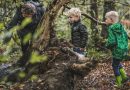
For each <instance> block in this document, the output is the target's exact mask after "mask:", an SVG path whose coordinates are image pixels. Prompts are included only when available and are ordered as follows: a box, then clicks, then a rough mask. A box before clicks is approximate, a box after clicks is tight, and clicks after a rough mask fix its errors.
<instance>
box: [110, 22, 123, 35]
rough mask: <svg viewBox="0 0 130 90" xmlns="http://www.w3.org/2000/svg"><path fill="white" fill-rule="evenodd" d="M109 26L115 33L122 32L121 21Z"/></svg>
mask: <svg viewBox="0 0 130 90" xmlns="http://www.w3.org/2000/svg"><path fill="white" fill-rule="evenodd" d="M110 28H111V29H112V30H113V31H114V32H116V33H122V31H123V30H124V27H123V25H122V24H121V23H115V24H112V25H111V26H110Z"/></svg>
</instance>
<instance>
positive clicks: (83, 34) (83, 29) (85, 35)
mask: <svg viewBox="0 0 130 90" xmlns="http://www.w3.org/2000/svg"><path fill="white" fill-rule="evenodd" d="M80 34H81V38H82V39H81V40H82V41H81V48H85V46H86V44H87V40H88V33H87V28H86V26H85V25H81V26H80Z"/></svg>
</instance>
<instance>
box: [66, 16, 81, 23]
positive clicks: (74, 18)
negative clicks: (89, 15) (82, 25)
mask: <svg viewBox="0 0 130 90" xmlns="http://www.w3.org/2000/svg"><path fill="white" fill-rule="evenodd" d="M68 19H69V23H74V22H76V21H78V20H79V19H80V17H79V16H74V15H70V16H69V17H68Z"/></svg>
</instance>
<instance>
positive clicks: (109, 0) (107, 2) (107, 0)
mask: <svg viewBox="0 0 130 90" xmlns="http://www.w3.org/2000/svg"><path fill="white" fill-rule="evenodd" d="M111 10H115V0H104V12H103V21H105V14H106V12H109V11H111ZM101 36H102V37H104V38H106V37H107V28H106V26H102V32H101Z"/></svg>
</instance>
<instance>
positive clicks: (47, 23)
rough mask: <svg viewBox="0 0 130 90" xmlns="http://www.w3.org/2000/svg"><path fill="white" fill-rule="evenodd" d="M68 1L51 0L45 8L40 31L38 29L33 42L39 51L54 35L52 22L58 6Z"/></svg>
mask: <svg viewBox="0 0 130 90" xmlns="http://www.w3.org/2000/svg"><path fill="white" fill-rule="evenodd" d="M68 2H69V0H53V1H52V3H51V4H50V5H49V7H48V8H47V11H46V13H45V15H44V17H43V18H44V19H43V20H42V23H41V24H40V29H39V30H40V31H38V32H40V34H39V35H38V38H37V39H36V40H35V41H36V43H35V44H34V47H38V49H39V50H40V51H42V50H44V49H45V48H46V47H47V46H48V44H49V41H50V39H51V38H54V37H55V33H54V30H53V23H54V21H55V18H56V16H57V14H58V11H59V10H60V8H61V7H62V6H63V5H65V4H67V3H68Z"/></svg>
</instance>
